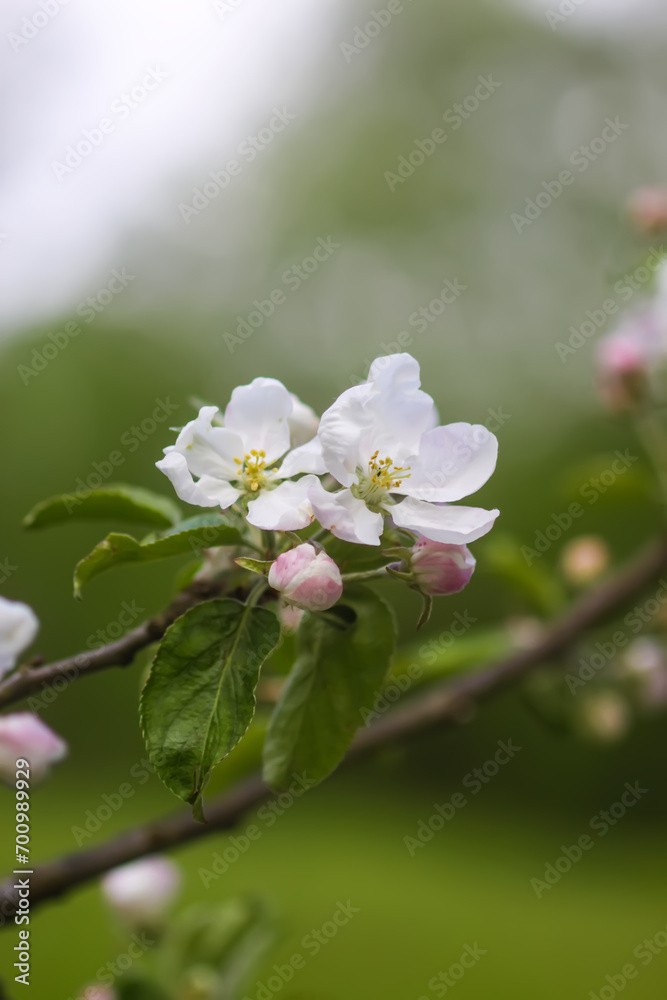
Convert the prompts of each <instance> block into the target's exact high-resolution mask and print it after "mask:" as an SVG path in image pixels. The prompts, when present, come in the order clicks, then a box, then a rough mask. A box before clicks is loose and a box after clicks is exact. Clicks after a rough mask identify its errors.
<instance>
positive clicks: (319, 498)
mask: <svg viewBox="0 0 667 1000" xmlns="http://www.w3.org/2000/svg"><path fill="white" fill-rule="evenodd" d="M313 478H314V477H313ZM315 483H316V485H313V486H312V488H311V489H310V492H309V497H310V502H311V504H312V506H313V510H314V511H315V516H316V517H317V520H318V521H319V522H320V524H321V525H322V527H323V528H328V529H329V531H330V532H331V533H332V535H335V536H336V538H342V539H343V540H344V541H346V542H357V543H359V544H360V545H379V544H380V536H381V534H382V529H383V527H384V521H383V518H382V514H379V513H374V512H373V511H372V510H369V509H368V507H367V506H366V504H365V503H364V502H363V500H359V499H358V498H357V497H354V496H352V493H351V492H350V491H349V490H340V491H339V492H338V493H327V491H326V490H325V489H324V487H323V486H322V484H321V483H320V481H319V479H316V480H315Z"/></svg>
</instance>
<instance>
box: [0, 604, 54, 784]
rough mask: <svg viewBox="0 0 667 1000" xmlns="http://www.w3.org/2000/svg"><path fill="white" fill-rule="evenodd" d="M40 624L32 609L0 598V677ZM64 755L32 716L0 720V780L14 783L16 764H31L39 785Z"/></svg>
mask: <svg viewBox="0 0 667 1000" xmlns="http://www.w3.org/2000/svg"><path fill="white" fill-rule="evenodd" d="M38 629H39V622H38V620H37V616H36V615H35V613H34V611H33V610H32V608H29V607H28V605H27V604H22V603H21V602H20V601H8V600H7V599H6V598H4V597H0V677H2V676H4V675H5V674H8V673H10V672H11V671H12V670H13V669H14V667H15V666H16V662H17V659H18V657H19V656H20V654H21V653H22V652H23V651H24V649H26V648H27V647H28V646H29V645H30V644H31V643H32V641H33V639H34V638H35V636H36V635H37V630H38ZM66 754H67V744H66V743H65V741H64V740H62V739H61V738H60V737H59V736H57V735H56V734H55V733H54V732H53V731H52V730H51V729H49V727H48V726H46V725H45V724H44V723H43V722H42V720H41V719H40V718H39V717H38V716H36V715H34V714H33V713H32V712H15V713H12V714H11V715H2V716H0V780H1V781H5V782H7V783H10V782H13V781H14V779H15V777H16V761H17V759H19V758H21V757H22V758H24V759H25V760H27V761H28V762H29V763H30V778H31V780H32V781H40V780H41V779H42V778H45V777H46V775H47V774H48V772H49V768H50V766H51V764H54V763H56V762H57V761H59V760H62V759H63V757H65V756H66Z"/></svg>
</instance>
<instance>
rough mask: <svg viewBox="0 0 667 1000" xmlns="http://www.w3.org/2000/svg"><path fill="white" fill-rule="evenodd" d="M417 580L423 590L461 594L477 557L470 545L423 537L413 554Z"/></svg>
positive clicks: (432, 595)
mask: <svg viewBox="0 0 667 1000" xmlns="http://www.w3.org/2000/svg"><path fill="white" fill-rule="evenodd" d="M409 562H410V569H411V570H412V573H413V577H414V583H415V585H416V586H417V587H418V589H419V590H420V591H421V592H422V594H427V595H429V596H431V597H442V596H446V595H448V594H458V592H459V591H460V590H463V588H464V587H466V586H467V585H468V584H469V583H470V578H471V576H472V574H473V572H474V569H475V557H474V556H473V554H472V552H471V551H470V549H469V548H468V546H467V545H449V544H446V543H445V542H434V541H431V539H430V538H423V537H422V538H420V539H419V540H418V541H417V542H416V543H415V545H414V548H413V549H412V552H411V554H410V559H409Z"/></svg>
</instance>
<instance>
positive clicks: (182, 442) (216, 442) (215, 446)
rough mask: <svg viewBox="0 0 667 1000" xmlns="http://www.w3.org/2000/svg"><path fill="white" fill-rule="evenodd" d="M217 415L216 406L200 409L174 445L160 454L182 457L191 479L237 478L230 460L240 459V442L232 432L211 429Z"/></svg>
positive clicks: (232, 462) (223, 429) (241, 446)
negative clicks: (173, 453)
mask: <svg viewBox="0 0 667 1000" xmlns="http://www.w3.org/2000/svg"><path fill="white" fill-rule="evenodd" d="M218 415H219V410H218V408H217V406H202V408H201V410H200V411H199V413H198V414H197V416H196V417H195V419H194V420H191V421H190V422H189V423H187V424H186V425H185V427H184V428H183V430H182V431H181V432H180V434H179V435H178V437H177V438H176V443H175V444H173V445H170V446H169V447H168V448H165V449H164V453H165V455H167V454H170V453H172V452H174V451H176V452H179V453H180V454H182V455H183V456H184V457H185V459H186V461H187V464H188V468H189V470H190V472H191V473H192V475H193V476H213V477H214V478H215V479H221V480H234V479H236V476H237V475H238V468H237V466H236V463H235V462H234V458H235V457H236V458H242V457H243V440H242V438H241V437H240V436H239V435H238V434H236V433H235V432H234V431H231V430H229V429H227V428H225V427H219V426H215V425H214V424H213V421H214V420H215V419H216V417H217V416H218Z"/></svg>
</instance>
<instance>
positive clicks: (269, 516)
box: [248, 476, 319, 531]
mask: <svg viewBox="0 0 667 1000" xmlns="http://www.w3.org/2000/svg"><path fill="white" fill-rule="evenodd" d="M316 483H317V484H319V479H317V477H316V476H304V477H303V478H302V479H298V480H297V481H296V482H293V481H292V480H286V481H285V482H284V483H281V484H280V486H276V488H275V489H274V490H264V491H263V492H262V493H260V495H259V496H258V497H257V499H256V500H251V501H250V503H249V504H248V521H249V522H250V524H254V525H255V527H256V528H263V529H264V530H265V531H298V530H299V528H307V527H308V525H309V524H310V522H311V521H312V520H313V508H312V507H311V505H310V500H309V491H310V487H311V486H313V485H314V484H316Z"/></svg>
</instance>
